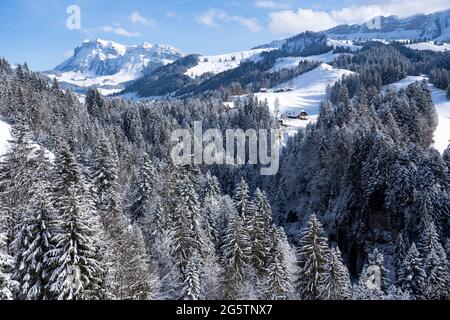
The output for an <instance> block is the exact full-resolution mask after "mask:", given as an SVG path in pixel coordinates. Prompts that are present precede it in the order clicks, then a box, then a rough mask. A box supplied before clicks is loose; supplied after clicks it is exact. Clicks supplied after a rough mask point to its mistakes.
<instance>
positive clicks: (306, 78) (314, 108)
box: [256, 63, 352, 138]
mask: <svg viewBox="0 0 450 320" xmlns="http://www.w3.org/2000/svg"><path fill="white" fill-rule="evenodd" d="M351 73H352V72H351V71H348V70H343V69H335V68H333V67H332V66H330V65H328V64H325V63H323V64H321V65H320V66H319V67H317V68H316V69H314V70H312V71H310V72H307V73H305V74H302V75H300V76H298V77H296V78H294V79H293V80H292V81H289V82H287V83H284V84H281V85H279V86H277V87H275V88H272V90H271V92H267V93H257V94H256V96H257V97H258V99H261V100H265V99H267V102H268V104H269V107H270V108H271V109H272V111H274V106H275V100H276V99H278V101H279V103H280V115H281V117H282V118H286V116H287V115H289V114H294V115H298V114H299V113H300V112H301V111H306V112H307V113H308V115H309V117H308V120H306V121H304V120H297V119H284V120H283V123H284V125H285V127H284V135H285V138H286V136H289V135H292V134H293V133H296V132H297V131H298V129H299V128H301V127H305V126H306V125H307V124H308V123H309V122H311V121H315V120H316V119H317V116H318V114H319V109H320V104H321V103H322V101H324V99H325V97H326V89H327V86H328V85H329V84H330V85H331V84H334V83H335V82H337V81H339V80H340V79H341V78H342V76H344V75H348V74H351ZM281 88H292V89H293V91H291V92H282V93H276V92H274V91H276V90H277V89H281Z"/></svg>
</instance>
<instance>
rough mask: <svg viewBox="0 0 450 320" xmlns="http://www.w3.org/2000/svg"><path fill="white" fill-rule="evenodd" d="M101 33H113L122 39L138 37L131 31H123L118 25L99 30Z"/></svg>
mask: <svg viewBox="0 0 450 320" xmlns="http://www.w3.org/2000/svg"><path fill="white" fill-rule="evenodd" d="M100 29H101V30H102V31H103V32H108V33H115V34H117V35H119V36H123V37H139V36H140V34H139V32H132V31H128V30H125V29H124V28H122V27H121V26H119V25H114V26H113V27H112V26H104V27H101V28H100Z"/></svg>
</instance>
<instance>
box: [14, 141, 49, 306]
mask: <svg viewBox="0 0 450 320" xmlns="http://www.w3.org/2000/svg"><path fill="white" fill-rule="evenodd" d="M37 153H38V155H37V156H36V161H37V163H38V165H37V172H36V174H35V177H34V182H33V189H34V192H33V195H32V199H31V201H30V206H29V207H28V208H27V211H26V212H25V214H24V217H23V218H22V219H21V221H20V223H19V225H18V232H17V233H16V236H15V240H14V242H13V247H14V255H15V259H14V260H15V266H16V267H15V273H14V279H15V280H16V281H17V282H18V283H19V285H20V288H19V290H18V293H17V297H18V298H19V299H21V300H44V299H47V298H48V292H47V290H48V288H47V283H48V281H49V278H50V276H51V273H52V267H51V266H50V265H49V263H48V255H49V252H50V250H52V249H54V245H55V239H54V237H55V232H56V230H55V228H56V224H57V217H56V212H55V209H54V207H53V204H52V203H51V199H52V196H53V195H52V192H51V187H50V181H51V180H50V179H51V178H52V177H53V176H52V174H51V173H52V165H51V163H50V161H49V160H48V158H47V156H46V155H45V151H44V150H42V149H40V150H38V151H37Z"/></svg>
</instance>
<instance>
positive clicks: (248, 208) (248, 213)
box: [233, 179, 254, 221]
mask: <svg viewBox="0 0 450 320" xmlns="http://www.w3.org/2000/svg"><path fill="white" fill-rule="evenodd" d="M233 201H234V205H235V208H236V210H237V212H238V214H239V215H240V216H241V217H242V219H243V220H244V221H250V219H251V218H252V216H253V212H254V204H253V202H252V201H251V197H250V190H249V186H248V184H247V182H246V181H245V180H244V179H242V180H241V182H240V183H238V185H237V186H236V188H235V190H234V194H233Z"/></svg>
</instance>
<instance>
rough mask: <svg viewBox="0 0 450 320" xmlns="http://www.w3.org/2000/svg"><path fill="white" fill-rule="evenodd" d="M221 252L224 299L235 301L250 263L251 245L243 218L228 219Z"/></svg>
mask: <svg viewBox="0 0 450 320" xmlns="http://www.w3.org/2000/svg"><path fill="white" fill-rule="evenodd" d="M222 252H223V258H222V259H223V262H222V264H223V266H224V274H223V281H224V297H225V299H236V297H237V295H238V293H239V290H240V288H241V286H242V284H243V283H244V282H245V281H246V280H247V274H246V270H247V268H248V267H249V265H250V263H251V243H250V236H249V234H248V230H247V228H246V226H245V222H244V219H243V217H242V216H241V215H240V214H238V213H236V214H234V215H233V216H232V217H230V221H229V224H228V226H227V228H226V231H225V238H224V244H223V247H222Z"/></svg>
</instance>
